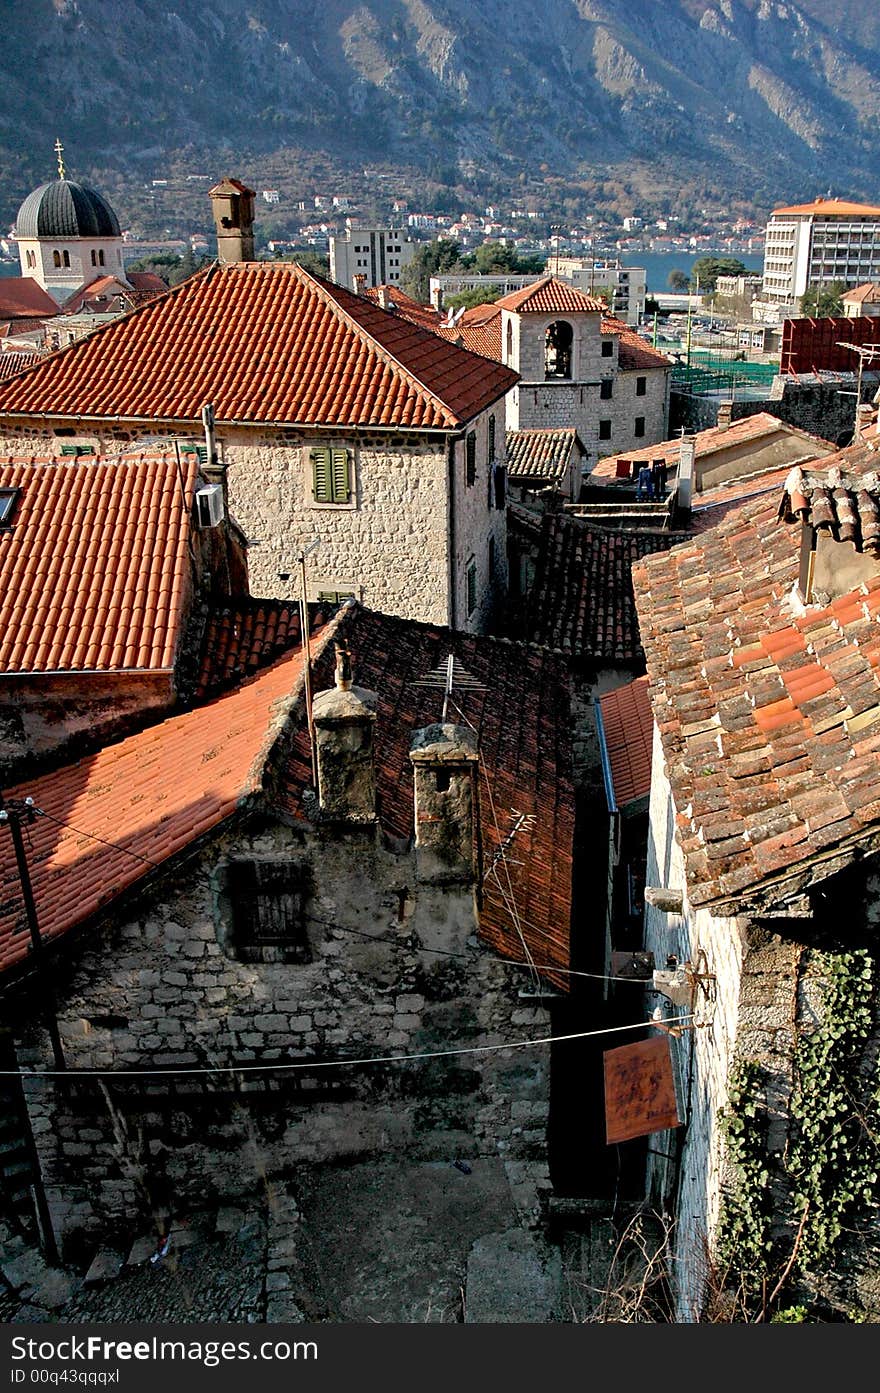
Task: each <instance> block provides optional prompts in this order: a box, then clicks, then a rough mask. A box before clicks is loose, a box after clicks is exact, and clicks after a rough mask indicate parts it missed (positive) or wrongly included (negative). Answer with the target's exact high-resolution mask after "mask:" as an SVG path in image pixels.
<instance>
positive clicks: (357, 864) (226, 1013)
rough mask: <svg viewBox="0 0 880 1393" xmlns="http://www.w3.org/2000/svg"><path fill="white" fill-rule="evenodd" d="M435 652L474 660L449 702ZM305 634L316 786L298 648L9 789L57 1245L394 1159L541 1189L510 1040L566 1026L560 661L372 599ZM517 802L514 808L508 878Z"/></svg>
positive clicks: (9, 926) (565, 706)
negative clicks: (38, 933) (34, 922)
mask: <svg viewBox="0 0 880 1393" xmlns="http://www.w3.org/2000/svg"><path fill="white" fill-rule="evenodd" d="M267 627H268V626H267ZM227 641H228V640H227ZM334 643H335V644H336V645H337V658H336V680H335V685H334V686H332V687H330V686H328V680H330V678H331V673H332V663H333V646H334ZM447 653H449V654H451V655H453V656H454V660H455V671H456V673H457V674H458V680H459V681H462V680H463V678H462V677H461V674H462V673H463V672H464V673H466V674H467V675H468V677H469V678H470V680H471V683H472V686H471V688H470V689H469V690H464V689H462V690H461V691H455V693H454V699H455V703H456V707H457V710H456V711H455V717H456V720H458V721H459V722H460V724H459V725H452V724H451V723H439V724H438V723H437V717H438V715H439V713H440V710H441V706H442V697H443V693H442V690H438V689H436V688H435V687H432V686H431V684H430V683H429V684H427V685H424V684H423V683H421V679H422V678H424V677H425V676H426V675H427V674H428V673H430V672H431V671H432V670H433V669H434V668H435V667H436V666H437V660H438V657H440V656H441V655H445V654H447ZM228 657H229V654H228V651H227V648H226V647H225V646H224V648H223V651H222V653H221V654H220V655H219V658H220V665H221V668H222V670H223V671H225V670H226V667H227V660H228ZM312 659H313V662H314V687H315V689H316V691H317V695H316V696H315V698H314V702H313V708H312V709H313V717H314V725H315V730H316V760H317V766H318V778H317V786H315V783H314V781H313V777H312V767H311V759H310V742H309V735H308V723H307V719H306V695H305V687H304V679H303V662H304V654H303V650H302V648H301V647H296V648H293V649H290V650H289V651H288V652H287V653H285V655H284V656H283V657H282V658H280V659H278V660H275V661H272V659H271V654H270V655H269V658H268V662H269V665H268V666H265V667H263V668H262V669H260V670H258V671H257V673H256V675H255V676H253V677H252V678H251V679H250V680H247V681H244V682H240V683H239V684H238V685H236V686H234V687H233V688H232V689H226V690H225V691H223V690H221V693H220V694H219V695H216V694H215V693H214V689H211V690H210V691H209V693H208V698H209V699H208V700H207V701H204V700H203V702H202V704H201V705H200V704H198V703H196V705H195V706H194V708H193V709H192V710H189V711H185V712H182V713H179V714H176V715H174V716H172V717H170V718H169V719H168V720H166V721H165V722H163V723H162V724H160V725H153V726H151V727H149V728H148V729H146V730H143V731H141V732H139V733H136V734H134V735H132V736H130V737H128V738H127V739H126V740H123V741H121V742H118V743H117V744H114V745H110V746H107V747H105V748H103V749H101V750H99V751H97V752H96V753H95V754H94V755H93V757H92V758H91V759H90V760H89V761H84V762H82V763H81V764H77V765H70V766H64V767H63V768H60V769H56V770H53V771H50V772H48V773H46V774H45V775H42V776H40V777H39V778H33V779H30V780H29V781H28V782H27V784H26V785H22V786H21V787H19V788H14V789H11V790H9V796H10V798H12V799H13V800H15V799H20V798H22V797H23V796H24V794H25V793H28V795H29V796H32V797H33V799H34V805H35V806H36V807H37V808H38V809H39V810H40V811H45V812H47V813H48V814H49V815H50V816H48V817H44V818H40V817H38V818H37V821H36V822H35V823H34V826H33V829H32V836H33V844H32V847H31V851H30V856H31V870H32V876H33V883H34V890H35V896H36V899H37V902H38V904H39V905H40V908H41V926H42V928H43V934H44V939H45V942H46V944H47V949H48V950H49V951H50V952H51V953H52V961H53V969H52V970H53V978H54V988H55V999H56V1001H57V1003H58V1005H57V1017H58V1021H59V1027H60V1034H61V1039H62V1042H63V1048H64V1052H65V1058H66V1064H67V1071H68V1077H67V1078H64V1079H48V1078H39V1079H37V1078H34V1079H32V1080H29V1081H28V1082H27V1084H26V1085H25V1088H26V1096H27V1107H28V1112H29V1116H30V1119H31V1125H32V1130H33V1133H34V1137H35V1140H36V1145H37V1150H38V1154H39V1161H40V1165H41V1168H42V1172H43V1177H44V1180H45V1183H46V1188H47V1192H48V1195H49V1200H50V1204H51V1207H52V1212H53V1217H54V1222H55V1225H56V1227H57V1229H58V1232H59V1235H60V1236H61V1238H62V1240H63V1244H64V1248H65V1252H68V1253H70V1254H71V1255H74V1256H82V1255H84V1254H87V1253H90V1252H91V1251H92V1250H93V1247H94V1244H95V1243H96V1242H101V1243H106V1242H108V1240H109V1241H111V1242H114V1243H116V1244H118V1245H120V1246H122V1245H123V1244H124V1243H125V1242H127V1241H130V1240H131V1239H132V1238H133V1237H136V1236H137V1235H138V1234H140V1233H143V1232H144V1231H145V1229H146V1231H147V1232H149V1231H150V1226H151V1225H152V1226H153V1230H154V1231H158V1232H164V1231H166V1230H167V1226H168V1224H169V1223H172V1222H173V1221H175V1220H177V1219H179V1218H180V1217H181V1216H182V1215H185V1214H187V1213H189V1212H191V1210H192V1209H194V1208H195V1209H202V1208H204V1207H205V1205H206V1204H207V1205H209V1206H212V1205H213V1206H216V1205H222V1204H223V1203H227V1202H229V1203H235V1202H237V1201H245V1202H247V1201H249V1200H251V1201H252V1200H254V1198H258V1197H261V1196H263V1195H265V1194H266V1193H269V1192H272V1191H273V1190H275V1189H277V1187H279V1186H281V1187H285V1188H286V1189H287V1190H288V1192H289V1191H290V1189H291V1188H292V1189H294V1190H295V1189H296V1186H297V1184H298V1183H299V1181H300V1180H302V1179H303V1178H304V1177H306V1176H307V1174H308V1173H313V1172H314V1171H315V1169H316V1168H320V1167H322V1166H325V1165H326V1166H329V1165H332V1164H344V1163H351V1164H352V1165H355V1164H359V1165H362V1166H363V1168H364V1172H363V1173H364V1175H365V1176H367V1179H366V1180H365V1181H364V1183H365V1184H366V1183H368V1177H369V1167H370V1161H371V1158H375V1159H376V1160H377V1161H380V1162H381V1164H382V1165H383V1166H384V1165H385V1164H386V1162H387V1160H388V1157H389V1155H392V1156H394V1157H395V1158H396V1159H397V1161H398V1163H399V1164H400V1166H401V1167H402V1168H404V1169H406V1168H407V1167H409V1166H413V1165H421V1164H431V1165H437V1166H451V1165H452V1163H453V1161H456V1160H461V1162H462V1167H463V1168H464V1170H465V1171H467V1168H468V1167H472V1168H474V1169H476V1168H478V1167H480V1166H483V1167H484V1168H485V1169H486V1172H487V1175H488V1176H489V1177H490V1182H491V1184H492V1185H494V1186H496V1188H497V1186H498V1185H500V1186H501V1187H502V1189H503V1199H504V1205H505V1206H506V1207H507V1208H508V1209H510V1207H511V1206H513V1208H514V1209H515V1211H516V1213H517V1215H518V1222H519V1223H520V1224H522V1225H525V1226H530V1225H533V1224H536V1223H537V1222H538V1221H539V1219H540V1217H541V1215H542V1213H543V1212H544V1209H545V1207H546V1206H545V1205H544V1200H545V1199H546V1196H547V1194H548V1192H549V1189H550V1183H549V1176H548V1164H547V1151H546V1121H547V1114H548V1107H549V1063H550V1060H549V1053H548V1052H547V1050H546V1048H545V1047H542V1046H540V1045H532V1044H529V1043H522V1042H528V1041H530V1040H533V1039H534V1038H535V1037H541V1036H544V1035H548V1034H551V1033H552V1031H551V1029H550V1007H551V1004H552V1001H553V999H554V997H555V996H559V995H560V993H561V991H564V990H565V988H566V986H567V983H568V978H567V967H568V963H569V931H570V918H571V904H572V868H573V859H572V857H573V837H574V794H573V788H572V782H571V745H570V739H571V736H570V717H571V708H570V704H569V702H570V694H569V691H568V685H567V681H566V677H565V673H564V670H563V669H562V666H561V665H560V664H559V663H558V662H557V661H556V660H555V659H552V658H551V657H550V656H549V655H544V656H542V657H541V658H540V660H538V659H536V657H535V655H529V662H528V663H526V662H525V661H524V652H523V651H522V650H520V649H519V648H518V647H517V646H516V645H512V644H509V643H508V644H505V643H501V642H500V641H495V640H486V639H477V638H471V637H468V636H465V635H461V634H458V635H455V634H452V633H451V632H450V631H443V630H438V629H437V628H436V627H434V626H422V625H415V624H412V623H407V622H405V621H402V620H393V619H389V618H387V617H385V616H382V615H376V614H372V613H370V612H368V611H364V610H362V609H361V608H360V607H359V606H357V605H348V606H345V607H344V608H343V610H342V612H341V613H340V614H339V615H338V616H337V617H336V618H335V619H334V620H333V621H331V623H330V624H328V625H326V626H325V627H324V628H323V629H321V630H320V631H319V632H318V633H317V634H316V636H315V638H314V640H313V646H312ZM352 667H353V669H354V674H353V677H354V680H352V671H351V669H352ZM361 682H362V683H364V686H363V687H361V686H360V685H359V683H361ZM492 683H494V684H496V685H497V687H498V688H499V689H501V690H503V691H505V692H506V693H508V694H509V696H510V697H511V709H510V710H505V711H504V712H501V711H499V709H498V702H497V700H496V699H495V698H494V696H493V695H492V694H491V693H490V691H489V689H490V685H491V684H492ZM459 713H461V714H459ZM538 713H540V714H538ZM548 723H549V724H548ZM511 741H512V742H513V747H514V748H516V750H517V751H518V752H519V755H520V759H519V760H518V761H517V760H514V759H513V758H511V757H510V756H509V753H508V742H511ZM487 788H488V790H489V791H490V792H489V793H487V792H486V789H487ZM511 807H516V808H518V809H521V810H522V811H523V812H524V813H525V814H528V815H530V816H529V817H527V823H526V826H525V828H524V829H523V830H521V831H519V832H518V833H517V834H516V835H515V837H514V840H515V843H516V850H517V857H516V859H515V861H513V862H512V863H511V864H509V866H507V874H506V875H505V877H504V882H503V893H502V891H501V890H499V882H498V866H499V864H500V861H501V860H505V858H506V855H507V854H508V853H507V852H506V851H505V847H506V846H507V839H508V836H509V829H508V825H507V821H506V816H507V813H508V812H509V809H510V808H511ZM74 809H75V810H76V823H75V826H76V832H75V833H74V832H73V831H72V830H71V829H70V828H68V827H67V826H66V824H67V822H68V820H69V819H71V820H72V819H73V813H74ZM499 819H500V821H499ZM99 827H102V828H103V829H104V831H103V832H102V833H101V832H99V831H98V828H99ZM93 833H94V834H95V835H94V836H93V835H92V834H93ZM98 837H100V840H98ZM0 860H2V875H3V879H4V882H5V883H6V885H7V887H8V890H9V893H8V895H6V896H5V897H4V906H5V909H4V913H3V915H2V916H0V944H2V954H3V962H4V968H3V971H2V973H0V992H2V995H3V1004H4V1013H5V1018H6V1019H7V1021H9V1022H10V1023H11V1024H12V1025H13V1030H14V1033H15V1036H16V1044H17V1049H18V1055H19V1060H20V1062H21V1063H22V1064H23V1065H26V1066H29V1067H32V1068H37V1069H40V1068H47V1067H48V1068H51V1067H52V1061H53V1054H52V1049H51V1046H50V1037H49V1034H48V1032H47V1029H46V1009H47V998H46V997H45V995H44V994H43V991H42V985H43V984H42V980H41V978H40V977H39V975H37V976H35V975H34V973H33V971H32V968H33V964H32V963H31V962H30V960H29V955H28V950H27V936H26V933H23V931H22V918H21V902H20V895H19V894H18V893H17V892H16V890H15V885H16V882H15V869H14V862H13V860H12V859H11V851H10V847H9V845H8V843H7V842H6V841H4V842H3V844H2V845H0ZM110 887H112V889H111V888H110ZM108 892H109V893H108ZM510 896H513V899H514V907H513V909H512V910H511V907H510ZM520 915H521V916H522V922H520V919H519V916H520ZM530 964H537V967H538V973H539V977H538V979H537V982H540V984H541V985H540V989H539V988H538V987H537V982H536V978H535V975H534V972H533V970H532V968H531V966H530ZM274 1066H278V1067H277V1068H276V1067H274ZM89 1068H93V1069H100V1070H106V1071H108V1073H107V1077H105V1078H103V1079H101V1080H97V1079H94V1078H88V1077H83V1076H82V1075H79V1076H77V1075H76V1071H77V1070H80V1069H89ZM126 1070H129V1071H131V1070H133V1071H135V1074H134V1075H131V1076H129V1075H127V1074H126ZM140 1070H146V1075H145V1076H143V1077H141V1076H139V1075H138V1073H137V1071H140ZM492 1176H494V1177H495V1179H494V1180H491V1177H492ZM490 1182H489V1181H487V1183H490ZM481 1183H482V1182H481ZM502 1207H503V1206H502ZM426 1221H429V1220H427V1217H426Z"/></svg>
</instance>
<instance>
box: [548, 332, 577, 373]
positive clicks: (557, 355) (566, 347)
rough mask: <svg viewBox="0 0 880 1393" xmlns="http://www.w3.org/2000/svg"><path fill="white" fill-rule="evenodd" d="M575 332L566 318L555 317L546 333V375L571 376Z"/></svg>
mask: <svg viewBox="0 0 880 1393" xmlns="http://www.w3.org/2000/svg"><path fill="white" fill-rule="evenodd" d="M573 340H574V333H573V331H572V327H571V325H570V324H568V323H566V321H565V320H564V319H554V321H553V323H552V324H548V325H547V332H546V334H545V335H544V376H545V378H550V377H571V346H572V342H573Z"/></svg>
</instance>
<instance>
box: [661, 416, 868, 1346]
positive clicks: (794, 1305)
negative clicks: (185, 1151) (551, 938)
mask: <svg viewBox="0 0 880 1393" xmlns="http://www.w3.org/2000/svg"><path fill="white" fill-rule="evenodd" d="M875 464H876V435H875V434H874V433H871V434H866V435H863V437H862V438H861V439H860V440H859V442H857V443H856V444H855V445H853V446H851V447H849V448H847V449H845V450H842V451H840V452H838V453H837V454H836V455H831V456H826V457H825V458H824V459H822V460H821V461H816V465H817V468H816V471H815V472H807V471H805V470H801V469H800V468H794V469H792V470H791V472H790V473H789V475H788V477H787V479H786V480H785V484H784V487H780V489H779V491H778V492H777V491H771V493H770V494H769V495H766V494H762V495H758V496H756V497H753V498H752V499H751V500H749V501H748V502H745V503H744V504H742V506H740V507H738V508H734V509H732V510H731V511H730V512H729V514H728V515H727V516H726V517H725V518H724V519H723V520H722V521H721V522H720V523H719V524H718V525H717V526H716V527H715V528H713V529H711V530H708V531H707V532H705V533H704V534H703V535H702V536H697V537H692V538H690V539H689V540H687V541H685V542H683V543H682V545H680V546H678V547H675V548H673V549H672V550H671V551H669V552H667V553H666V554H665V555H663V556H657V557H652V558H650V559H649V560H648V561H646V562H645V563H644V564H643V565H641V566H640V567H638V568H637V569H636V571H635V572H634V582H635V589H636V601H637V606H638V612H639V620H640V626H641V633H642V641H643V643H644V647H645V653H646V660H647V667H648V677H649V684H650V691H651V701H652V707H653V714H654V721H655V735H654V747H653V764H652V790H651V806H650V832H649V844H648V867H647V874H646V891H645V899H646V904H647V908H646V916H645V946H646V948H648V949H649V950H650V951H651V952H653V954H654V958H655V963H656V967H657V968H658V969H659V970H660V971H664V970H666V968H667V967H668V968H669V969H676V970H678V971H679V972H680V984H679V989H678V995H676V994H675V993H674V992H673V994H672V995H671V997H670V1000H671V1002H672V1004H671V1005H670V1004H669V1002H667V1003H665V1004H664V1009H663V1012H662V1014H663V1015H665V1016H666V1017H667V1018H674V1017H675V1016H676V1015H681V1016H682V1017H683V1019H682V1021H681V1025H682V1027H683V1028H682V1029H681V1030H680V1033H679V1034H678V1035H677V1036H674V1038H673V1039H672V1041H671V1047H672V1051H673V1057H674V1060H675V1063H676V1066H677V1072H678V1082H679V1118H680V1122H681V1126H680V1127H679V1128H678V1129H676V1131H675V1132H674V1133H670V1134H666V1135H661V1136H660V1137H659V1138H657V1139H652V1144H651V1146H650V1147H649V1153H650V1154H649V1162H650V1164H649V1168H648V1182H649V1193H650V1194H651V1196H652V1197H653V1199H654V1201H655V1203H656V1204H657V1205H658V1206H659V1207H660V1208H663V1209H664V1210H665V1211H666V1212H667V1214H668V1215H669V1217H670V1219H671V1221H672V1223H673V1225H674V1240H673V1244H672V1251H671V1268H670V1270H671V1277H672V1280H673V1283H674V1286H675V1290H676V1294H677V1302H678V1314H679V1319H680V1320H683V1321H697V1320H700V1319H701V1318H702V1317H703V1313H704V1310H705V1309H706V1307H707V1305H708V1306H710V1307H712V1308H713V1311H714V1314H710V1317H709V1318H710V1319H719V1318H720V1319H728V1320H729V1319H746V1320H749V1321H755V1320H770V1319H772V1318H773V1317H774V1316H779V1315H780V1314H782V1313H783V1312H784V1311H786V1310H789V1309H794V1311H795V1315H794V1316H791V1317H789V1318H793V1319H811V1320H831V1321H841V1320H857V1321H871V1322H875V1321H877V1320H878V1318H880V1295H878V1293H880V1283H878V1261H877V1252H878V1243H880V1228H878V1223H877V1212H878V1211H877V1198H878V1189H877V1169H876V1140H875V1138H876V1128H877V1121H878V1119H877V1099H878V1096H880V1095H878V1093H877V1058H878V1048H880V991H878V978H880V954H878V936H877V925H878V921H880V905H878V886H880V879H878V874H877V858H878V854H880V826H878V807H877V801H876V788H877V783H876V780H877V770H876V749H877V721H878V719H880V699H878V698H880V678H878V671H877V664H876V659H875V651H874V650H875V645H874V633H875V625H876V622H877V621H876V614H877V610H878V593H880V562H878V547H880V543H878V541H877V525H876V479H877V476H876V472H875V468H874V466H875ZM856 563H857V564H856ZM706 577H708V578H709V580H708V583H707V581H706ZM707 585H708V588H707ZM820 587H821V588H820ZM653 985H654V987H655V988H657V987H658V986H659V988H660V989H661V990H662V984H661V983H659V982H658V978H657V976H656V974H655V977H654V983H653ZM669 985H670V984H669V983H668V982H667V986H669ZM731 1311H734V1312H735V1313H736V1314H734V1315H733V1316H731V1315H730V1312H731ZM724 1312H727V1314H726V1315H725V1314H724ZM799 1312H800V1314H798V1313H799ZM804 1313H806V1314H804Z"/></svg>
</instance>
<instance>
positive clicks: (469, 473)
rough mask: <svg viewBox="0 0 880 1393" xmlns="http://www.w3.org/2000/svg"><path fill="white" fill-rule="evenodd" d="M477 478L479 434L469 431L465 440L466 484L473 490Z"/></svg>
mask: <svg viewBox="0 0 880 1393" xmlns="http://www.w3.org/2000/svg"><path fill="white" fill-rule="evenodd" d="M476 478H477V432H476V431H475V430H471V431H468V434H467V439H466V440H465V482H466V483H467V486H468V488H469V489H470V488H473V486H474V483H475V482H476Z"/></svg>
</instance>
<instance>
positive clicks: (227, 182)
mask: <svg viewBox="0 0 880 1393" xmlns="http://www.w3.org/2000/svg"><path fill="white" fill-rule="evenodd" d="M209 195H210V199H211V210H212V212H213V215H214V227H215V229H216V231H217V257H218V259H219V261H220V264H221V266H230V265H231V264H232V263H233V262H235V261H253V260H254V199H255V198H256V194H255V192H254V190H253V189H249V188H248V187H247V185H246V184H240V183H239V181H238V180H237V179H221V180H220V183H219V184H215V185H214V187H213V188H212V189H210V190H209Z"/></svg>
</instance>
